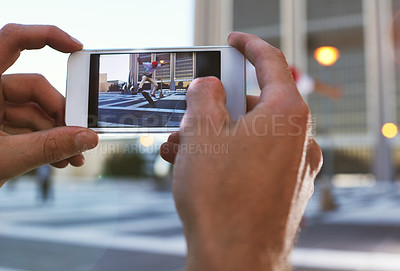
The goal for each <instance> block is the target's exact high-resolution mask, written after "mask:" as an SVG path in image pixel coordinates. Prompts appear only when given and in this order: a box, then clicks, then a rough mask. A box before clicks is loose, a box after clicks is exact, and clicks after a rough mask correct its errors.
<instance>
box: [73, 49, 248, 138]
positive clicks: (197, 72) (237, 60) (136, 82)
mask: <svg viewBox="0 0 400 271" xmlns="http://www.w3.org/2000/svg"><path fill="white" fill-rule="evenodd" d="M245 65H246V61H245V58H244V57H243V55H242V54H241V53H240V52H239V51H237V50H236V49H235V48H232V47H228V46H226V47H193V48H180V49H176V48H173V49H172V48H170V49H129V50H84V51H80V52H76V53H73V54H71V56H70V57H69V60H68V74H67V93H66V100H67V101H66V124H67V125H68V126H82V127H88V128H91V129H93V130H94V131H96V132H99V133H141V132H145V133H153V132H173V131H178V130H179V125H180V122H181V120H182V117H183V115H184V113H185V109H186V92H187V89H188V87H189V85H190V83H191V82H192V81H193V80H194V79H195V78H197V77H204V76H215V77H217V78H219V79H220V80H221V81H222V84H223V85H224V87H225V90H226V96H227V101H226V106H227V108H228V112H229V114H230V116H231V118H232V119H233V120H237V119H238V118H239V117H240V116H241V115H244V114H245V112H246V74H245V70H246V69H245Z"/></svg>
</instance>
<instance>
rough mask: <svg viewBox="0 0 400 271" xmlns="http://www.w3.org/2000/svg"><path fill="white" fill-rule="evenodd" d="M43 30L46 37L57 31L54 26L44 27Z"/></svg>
mask: <svg viewBox="0 0 400 271" xmlns="http://www.w3.org/2000/svg"><path fill="white" fill-rule="evenodd" d="M44 28H45V31H46V33H47V35H51V34H53V33H55V32H57V31H58V30H59V28H58V27H57V26H55V25H45V26H44Z"/></svg>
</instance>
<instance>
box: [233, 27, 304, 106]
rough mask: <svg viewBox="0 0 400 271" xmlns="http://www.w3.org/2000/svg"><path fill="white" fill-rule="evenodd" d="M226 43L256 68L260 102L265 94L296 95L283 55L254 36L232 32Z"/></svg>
mask: <svg viewBox="0 0 400 271" xmlns="http://www.w3.org/2000/svg"><path fill="white" fill-rule="evenodd" d="M228 43H229V44H230V45H231V46H233V47H235V48H236V49H238V50H239V51H240V52H241V53H242V54H243V55H244V56H245V57H246V58H247V59H248V60H249V61H250V62H251V63H252V64H253V65H254V66H255V68H256V72H257V79H258V84H259V86H260V89H261V90H262V93H261V100H264V99H265V96H266V94H268V93H266V92H275V91H279V92H281V93H287V94H293V93H298V92H297V88H296V87H295V83H294V80H293V76H292V74H291V72H290V70H289V66H288V64H287V62H286V59H285V56H284V55H283V53H282V52H281V51H280V50H279V49H277V48H275V47H273V46H272V45H270V44H269V43H267V42H265V41H264V40H262V39H260V38H259V37H257V36H255V35H250V34H245V33H240V32H233V33H231V34H230V35H229V36H228Z"/></svg>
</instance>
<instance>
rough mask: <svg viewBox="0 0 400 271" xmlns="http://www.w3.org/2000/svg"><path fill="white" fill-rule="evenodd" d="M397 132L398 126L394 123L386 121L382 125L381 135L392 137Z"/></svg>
mask: <svg viewBox="0 0 400 271" xmlns="http://www.w3.org/2000/svg"><path fill="white" fill-rule="evenodd" d="M398 133H399V128H398V127H397V125H396V124H394V123H386V124H385V125H383V127H382V135H383V136H384V137H387V138H394V137H395V136H396V135H397V134H398Z"/></svg>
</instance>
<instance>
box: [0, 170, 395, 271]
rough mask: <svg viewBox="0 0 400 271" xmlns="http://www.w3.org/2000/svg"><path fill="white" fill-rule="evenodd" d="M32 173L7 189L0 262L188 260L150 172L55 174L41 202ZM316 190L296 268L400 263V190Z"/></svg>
mask: <svg viewBox="0 0 400 271" xmlns="http://www.w3.org/2000/svg"><path fill="white" fill-rule="evenodd" d="M394 188H395V189H394ZM37 189H38V188H37V187H36V183H35V182H34V180H33V179H32V178H26V177H24V178H23V179H21V180H20V181H19V182H16V183H14V184H13V183H9V184H7V185H6V186H5V187H4V188H3V189H2V190H0V221H1V222H0V271H54V270H57V271H58V270H59V271H63V270H69V271H88V270H93V271H110V270H119V271H128V270H138V271H152V270H154V271H155V270H165V271H172V270H174V271H175V270H183V267H184V262H185V254H186V248H185V241H184V237H183V232H182V227H181V224H180V221H179V218H178V216H177V214H176V211H175V207H174V203H173V198H172V195H171V194H170V192H159V191H155V190H154V189H153V188H152V185H151V184H150V183H149V182H146V181H141V182H120V181H119V182H116V181H106V180H99V181H98V182H96V183H90V182H87V181H86V182H85V181H84V180H79V179H71V180H70V181H68V182H62V183H57V184H56V185H55V186H54V191H53V193H52V197H51V200H50V202H47V203H42V202H41V200H40V197H39V196H38V191H37ZM334 193H335V198H336V199H337V204H338V206H339V208H338V210H336V211H334V212H331V213H321V212H319V211H318V208H319V207H318V206H319V196H320V195H319V192H318V189H317V191H316V194H315V196H314V197H313V199H312V201H311V203H310V205H309V208H308V210H307V214H306V216H307V223H306V224H307V226H305V227H304V229H303V230H302V232H301V234H300V236H299V240H298V242H297V246H296V248H295V249H294V252H293V254H292V257H291V258H292V261H293V265H294V266H295V270H297V271H305V270H312V271H339V270H341V271H343V270H344V271H347V270H348V271H353V270H354V271H355V270H357V271H367V270H368V271H373V270H376V271H386V270H393V271H394V270H397V271H398V270H400V190H399V188H398V187H393V186H388V185H381V186H377V187H372V188H371V187H369V188H360V189H335V190H334Z"/></svg>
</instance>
